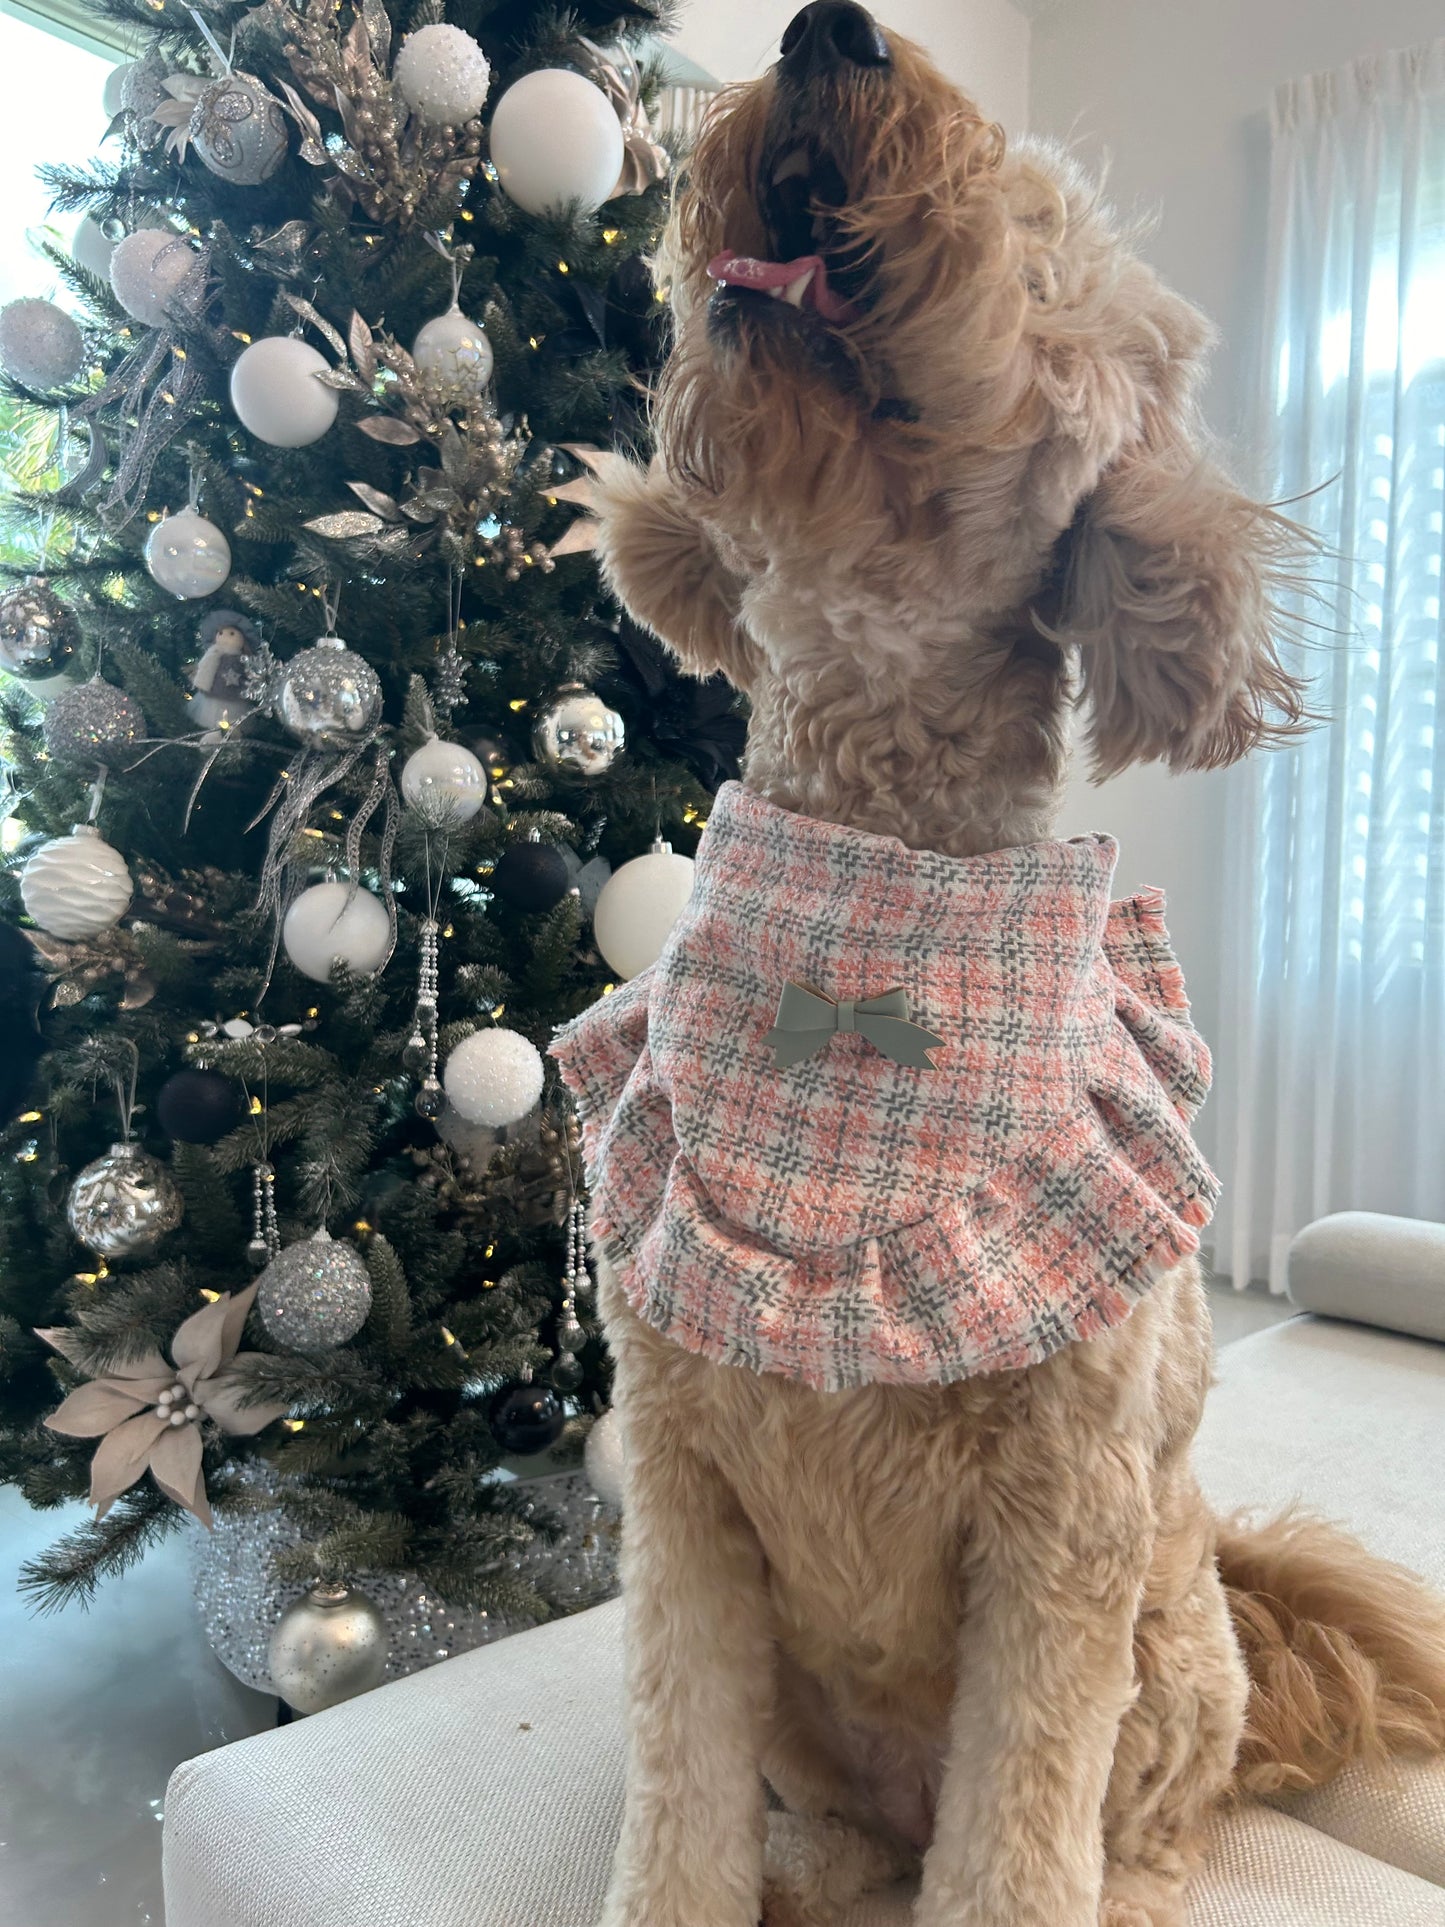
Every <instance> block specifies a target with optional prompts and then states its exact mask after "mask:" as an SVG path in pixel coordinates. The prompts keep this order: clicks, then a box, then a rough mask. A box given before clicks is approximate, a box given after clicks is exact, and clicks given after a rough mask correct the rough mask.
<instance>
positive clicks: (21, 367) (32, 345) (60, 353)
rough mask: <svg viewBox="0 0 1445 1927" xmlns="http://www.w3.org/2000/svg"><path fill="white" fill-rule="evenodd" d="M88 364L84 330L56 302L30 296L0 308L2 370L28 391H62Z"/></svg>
mask: <svg viewBox="0 0 1445 1927" xmlns="http://www.w3.org/2000/svg"><path fill="white" fill-rule="evenodd" d="M84 360H85V342H84V340H83V339H82V336H81V333H80V329H79V328H78V327H77V326H76V325H75V322H74V321H73V320H72V319H71V317H70V316H69V315H68V314H67V313H66V312H65V310H64V308H57V307H56V305H55V303H54V302H53V301H39V300H35V299H33V298H32V297H30V296H28V295H27V296H25V297H23V298H22V299H21V300H19V301H11V302H8V303H7V304H6V306H5V307H3V308H0V367H3V368H4V370H5V372H6V374H7V375H12V376H13V377H14V378H15V380H16V381H20V382H24V384H25V386H26V387H27V388H61V387H63V386H64V385H65V383H66V382H68V381H74V380H75V377H76V376H77V375H78V374H79V373H80V368H81V363H82V362H83V361H84Z"/></svg>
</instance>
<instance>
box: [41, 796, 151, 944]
mask: <svg viewBox="0 0 1445 1927" xmlns="http://www.w3.org/2000/svg"><path fill="white" fill-rule="evenodd" d="M134 888H135V886H134V884H133V883H132V882H131V875H130V871H129V870H128V869H127V868H126V864H125V858H124V857H123V856H122V855H121V853H120V851H119V850H113V849H112V848H111V846H110V845H109V844H108V843H107V842H106V841H105V840H104V839H103V837H102V836H101V834H100V831H99V830H97V829H96V828H95V827H94V825H92V824H90V823H77V824H76V826H75V828H74V829H73V830H72V831H71V832H70V835H69V836H57V837H53V838H52V839H51V840H50V842H49V843H42V844H41V846H40V848H39V849H38V850H37V851H36V852H35V854H34V856H32V857H31V859H30V861H29V862H28V863H27V864H26V866H25V868H24V870H23V871H22V872H21V874H20V901H21V902H22V903H23V904H24V905H25V909H26V912H27V914H28V915H29V916H32V917H33V918H34V919H35V921H36V922H37V923H38V924H39V925H40V928H41V929H42V930H46V931H48V932H49V933H50V935H51V936H52V937H59V938H60V939H61V940H62V942H64V943H74V942H76V941H77V940H78V939H79V938H81V937H98V936H99V935H100V933H101V931H102V930H109V929H110V928H111V927H112V925H114V924H117V923H119V922H120V920H121V918H122V917H123V916H124V915H125V912H126V908H127V906H128V905H129V903H130V900H131V895H132V893H133V891H134Z"/></svg>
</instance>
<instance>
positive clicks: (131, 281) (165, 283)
mask: <svg viewBox="0 0 1445 1927" xmlns="http://www.w3.org/2000/svg"><path fill="white" fill-rule="evenodd" d="M198 260H199V257H198V255H197V254H196V251H195V249H194V248H193V247H191V245H190V243H189V242H188V241H187V240H186V239H185V237H184V235H180V234H175V233H173V232H172V231H171V229H170V228H153V227H143V228H137V229H136V231H135V233H134V234H126V235H123V236H122V237H121V239H120V240H119V241H117V242H116V244H115V250H114V252H113V253H112V255H111V257H110V286H111V292H112V293H113V294H114V295H115V298H116V300H117V301H118V302H119V303H120V305H121V306H122V307H123V308H124V309H125V311H126V313H127V314H128V315H130V316H131V317H132V319H134V320H136V321H143V322H144V323H145V325H146V326H147V327H148V328H160V327H163V326H164V325H165V323H166V322H167V321H169V319H170V315H169V313H168V312H167V310H168V309H169V308H170V306H171V305H172V303H174V302H176V301H177V300H178V299H179V298H180V297H181V294H182V290H183V289H184V287H185V284H186V282H187V280H188V279H189V277H190V275H191V274H192V273H193V272H194V271H195V268H196V265H197V262H198Z"/></svg>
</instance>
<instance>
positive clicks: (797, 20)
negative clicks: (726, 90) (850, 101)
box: [780, 0, 889, 80]
mask: <svg viewBox="0 0 1445 1927" xmlns="http://www.w3.org/2000/svg"><path fill="white" fill-rule="evenodd" d="M780 52H781V53H782V60H781V62H780V65H781V67H782V70H783V72H784V73H785V74H786V75H787V76H788V78H789V79H790V80H810V79H811V78H812V77H813V75H814V74H826V73H833V72H836V71H837V70H838V69H839V68H844V67H886V66H887V65H888V62H889V54H888V42H887V40H886V39H885V38H884V35H883V29H882V28H881V27H880V26H879V25H878V22H877V21H876V20H875V19H874V18H873V16H872V14H871V13H869V11H868V9H867V8H866V7H858V6H854V5H853V0H813V4H812V6H810V7H804V9H803V11H802V12H801V13H796V14H794V15H793V18H792V19H791V20H790V21H789V23H788V27H787V31H786V32H785V33H784V35H783V39H782V46H781V48H780Z"/></svg>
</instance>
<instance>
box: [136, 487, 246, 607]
mask: <svg viewBox="0 0 1445 1927" xmlns="http://www.w3.org/2000/svg"><path fill="white" fill-rule="evenodd" d="M145 565H146V568H147V569H148V570H149V571H150V574H151V578H152V580H153V581H155V582H158V583H159V584H160V586H161V588H163V589H164V590H166V591H167V593H168V594H170V595H173V596H175V597H176V598H177V600H178V601H181V602H194V601H196V600H198V599H199V598H200V597H201V596H208V595H214V594H215V592H216V590H217V589H219V588H220V586H221V584H222V583H223V582H224V581H225V580H226V578H227V576H228V575H229V574H230V573H231V545H230V543H229V542H228V541H227V540H226V538H225V535H224V534H223V532H222V531H221V530H220V529H218V528H217V527H216V525H215V523H214V522H212V521H209V520H208V519H207V518H206V517H205V516H204V515H202V514H201V513H200V512H199V511H198V510H196V509H190V508H187V509H178V510H177V511H176V513H175V514H174V515H166V516H163V517H162V518H161V520H160V521H159V522H157V523H156V525H155V527H154V528H153V529H152V530H151V532H150V534H149V535H148V536H147V537H146V545H145Z"/></svg>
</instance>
